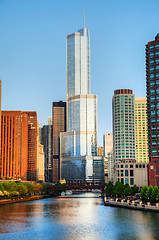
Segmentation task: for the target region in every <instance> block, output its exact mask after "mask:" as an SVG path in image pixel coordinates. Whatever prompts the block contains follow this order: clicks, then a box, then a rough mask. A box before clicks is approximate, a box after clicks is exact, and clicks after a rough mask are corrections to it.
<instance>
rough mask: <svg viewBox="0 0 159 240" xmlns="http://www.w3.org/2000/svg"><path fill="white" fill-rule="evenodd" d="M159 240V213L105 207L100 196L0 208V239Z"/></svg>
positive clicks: (72, 197) (83, 195)
mask: <svg viewBox="0 0 159 240" xmlns="http://www.w3.org/2000/svg"><path fill="white" fill-rule="evenodd" d="M3 239H4V240H14V239H16V240H17V239H18V240H28V239H29V240H34V239H35V240H52V239H60V240H63V239H67V240H87V239H90V240H98V239H102V240H104V239H108V240H112V239H115V240H118V239H120V240H123V239H128V240H132V239H137V240H140V239H142V240H143V239H144V240H152V239H159V214H158V213H150V212H142V211H135V210H128V209H121V208H113V207H106V206H104V205H103V200H102V199H100V198H98V194H95V193H85V194H80V195H72V196H70V197H67V198H66V197H59V198H49V199H42V200H36V201H29V202H21V203H13V204H6V205H1V206H0V240H3Z"/></svg>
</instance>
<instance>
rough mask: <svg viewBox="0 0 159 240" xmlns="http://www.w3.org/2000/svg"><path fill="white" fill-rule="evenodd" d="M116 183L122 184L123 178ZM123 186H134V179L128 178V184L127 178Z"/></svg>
mask: <svg viewBox="0 0 159 240" xmlns="http://www.w3.org/2000/svg"><path fill="white" fill-rule="evenodd" d="M118 182H121V183H123V184H124V178H118ZM125 184H129V185H134V178H130V183H129V178H125Z"/></svg>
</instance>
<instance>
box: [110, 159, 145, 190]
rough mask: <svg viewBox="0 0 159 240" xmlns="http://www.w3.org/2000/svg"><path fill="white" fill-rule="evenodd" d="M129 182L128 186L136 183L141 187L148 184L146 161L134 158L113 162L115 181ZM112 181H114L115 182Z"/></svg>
mask: <svg viewBox="0 0 159 240" xmlns="http://www.w3.org/2000/svg"><path fill="white" fill-rule="evenodd" d="M116 181H118V182H121V183H123V184H129V185H130V187H133V186H134V185H136V186H137V187H139V188H141V187H142V186H144V185H146V186H148V163H146V162H145V163H144V162H140V163H138V162H136V161H135V160H130V159H129V160H128V159H126V160H122V161H121V162H120V163H116V164H115V182H116ZM115 182H114V183H115Z"/></svg>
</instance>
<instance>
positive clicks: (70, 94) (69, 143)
mask: <svg viewBox="0 0 159 240" xmlns="http://www.w3.org/2000/svg"><path fill="white" fill-rule="evenodd" d="M66 41H67V42H66V45H67V46H66V98H67V132H65V133H61V138H60V147H61V149H60V154H61V156H60V159H61V177H62V178H66V180H67V181H86V180H89V181H92V179H95V178H98V179H100V177H99V176H97V173H95V172H94V171H95V165H96V162H97V161H96V160H94V159H93V156H97V96H96V95H92V94H90V38H89V30H88V29H87V28H85V27H84V28H83V29H81V30H79V31H78V32H76V33H73V34H71V35H68V36H67V40H66ZM102 161H103V160H102ZM99 162H100V160H99ZM66 166H67V167H66ZM66 169H67V170H66ZM69 169H70V170H69ZM71 169H72V170H71ZM73 169H74V170H73ZM75 169H76V171H75ZM103 169H104V168H103ZM103 171H104V170H103ZM75 172H76V174H75ZM101 172H102V171H101ZM101 175H102V173H101ZM68 176H69V177H68ZM102 177H103V175H102Z"/></svg>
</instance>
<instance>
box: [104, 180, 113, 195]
mask: <svg viewBox="0 0 159 240" xmlns="http://www.w3.org/2000/svg"><path fill="white" fill-rule="evenodd" d="M105 193H106V194H108V195H109V196H111V195H113V184H112V182H111V181H109V183H108V184H107V187H106V189H105Z"/></svg>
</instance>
